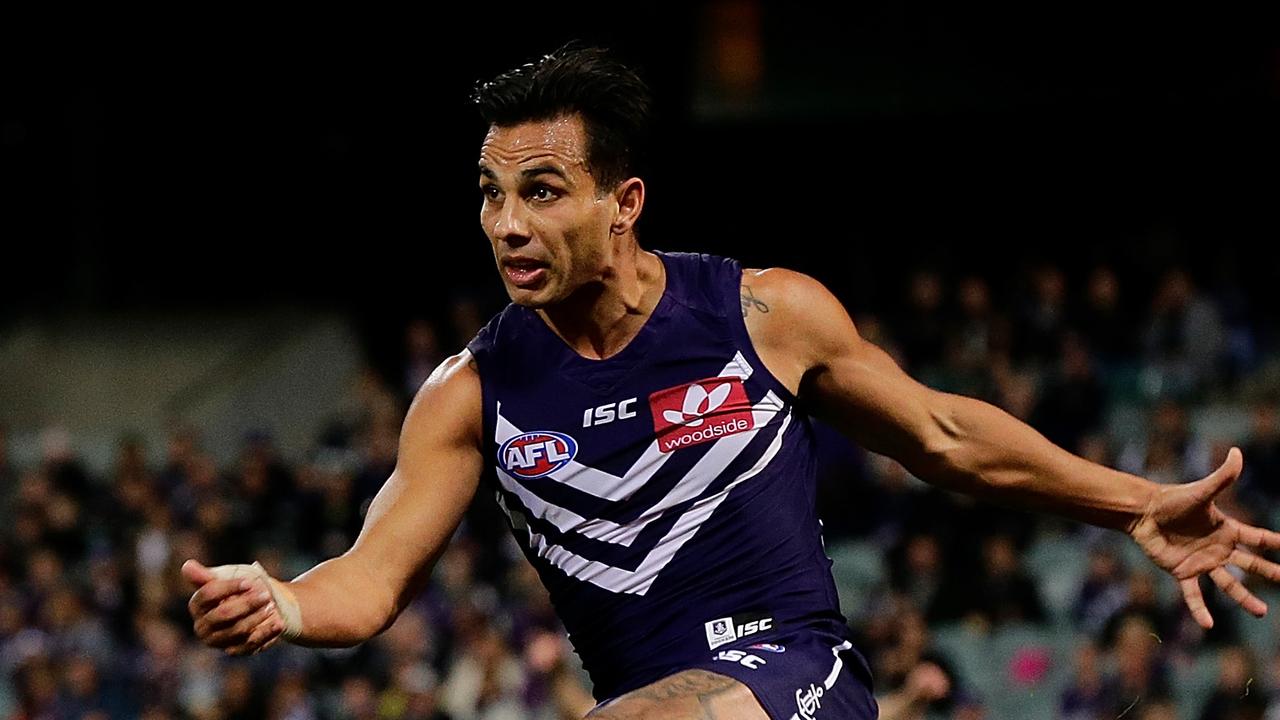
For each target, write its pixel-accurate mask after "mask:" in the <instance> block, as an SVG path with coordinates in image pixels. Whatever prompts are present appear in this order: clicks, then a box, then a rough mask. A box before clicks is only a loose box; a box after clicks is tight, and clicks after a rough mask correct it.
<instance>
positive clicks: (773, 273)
mask: <svg viewBox="0 0 1280 720" xmlns="http://www.w3.org/2000/svg"><path fill="white" fill-rule="evenodd" d="M833 307H840V301H839V300H838V299H837V298H836V297H835V295H833V294H832V292H831V291H830V290H828V289H827V287H826V286H825V285H823V284H822V283H821V282H819V281H818V280H816V279H814V278H813V277H811V276H809V275H806V274H804V273H802V272H797V271H795V270H789V269H787V268H781V267H773V268H763V269H758V268H743V270H742V311H743V314H744V316H745V317H748V318H749V317H751V312H752V311H753V310H754V311H756V312H757V313H759V314H761V315H771V314H774V313H777V314H776V315H774V317H773V318H771V319H773V320H779V319H783V318H786V319H794V318H793V317H792V316H794V315H797V314H799V315H805V314H812V313H814V312H821V311H825V310H830V309H831V308H833Z"/></svg>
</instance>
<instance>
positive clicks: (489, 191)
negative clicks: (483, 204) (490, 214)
mask: <svg viewBox="0 0 1280 720" xmlns="http://www.w3.org/2000/svg"><path fill="white" fill-rule="evenodd" d="M480 193H481V194H482V195H484V199H485V200H497V199H498V195H500V194H501V191H499V190H498V186H497V185H481V186H480Z"/></svg>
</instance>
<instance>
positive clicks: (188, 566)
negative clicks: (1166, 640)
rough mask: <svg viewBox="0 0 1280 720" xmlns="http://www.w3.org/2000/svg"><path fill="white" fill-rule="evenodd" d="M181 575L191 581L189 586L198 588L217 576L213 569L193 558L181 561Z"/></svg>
mask: <svg viewBox="0 0 1280 720" xmlns="http://www.w3.org/2000/svg"><path fill="white" fill-rule="evenodd" d="M182 577H184V578H186V581H187V582H189V583H191V587H193V588H199V587H200V586H201V585H203V584H205V583H207V582H209V581H210V580H214V579H216V578H217V576H216V575H214V574H213V571H212V570H210V569H209V568H207V567H205V566H204V565H202V564H200V561H199V560H196V559H194V558H192V559H189V560H187V561H186V562H184V563H182Z"/></svg>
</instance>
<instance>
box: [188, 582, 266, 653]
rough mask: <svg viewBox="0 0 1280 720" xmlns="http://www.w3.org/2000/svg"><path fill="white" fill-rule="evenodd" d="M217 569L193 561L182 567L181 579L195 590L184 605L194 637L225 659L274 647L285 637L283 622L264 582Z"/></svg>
mask: <svg viewBox="0 0 1280 720" xmlns="http://www.w3.org/2000/svg"><path fill="white" fill-rule="evenodd" d="M222 567H225V566H222ZM219 569H220V568H219V567H216V568H208V567H205V566H204V565H201V564H200V563H199V562H197V561H195V560H187V561H186V562H185V563H183V564H182V576H183V577H184V578H186V579H187V581H188V582H189V583H191V585H192V587H194V588H195V589H196V590H195V592H194V593H193V594H192V595H191V600H189V601H188V602H187V610H188V611H189V612H190V613H191V618H192V620H193V621H194V628H195V633H196V637H198V638H200V641H201V642H203V643H204V644H205V645H208V646H209V647H215V648H221V649H223V650H224V651H226V653H227V654H228V655H251V654H253V653H256V652H259V651H261V650H265V649H266V648H268V647H271V646H272V645H274V644H275V643H276V642H277V641H278V640H279V639H280V638H281V637H282V636H283V635H284V629H285V621H284V618H283V617H281V613H280V612H279V608H278V607H277V606H276V603H275V600H274V598H273V597H272V594H271V589H270V587H268V585H267V582H266V581H265V580H264V579H263V578H262V577H253V576H249V575H231V574H229V573H225V572H218V571H219Z"/></svg>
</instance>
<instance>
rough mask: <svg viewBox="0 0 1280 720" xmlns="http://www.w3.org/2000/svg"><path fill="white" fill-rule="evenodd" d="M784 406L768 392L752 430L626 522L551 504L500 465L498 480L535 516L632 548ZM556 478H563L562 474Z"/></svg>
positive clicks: (716, 449) (727, 442) (722, 444)
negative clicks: (644, 533)
mask: <svg viewBox="0 0 1280 720" xmlns="http://www.w3.org/2000/svg"><path fill="white" fill-rule="evenodd" d="M781 409H782V401H781V400H780V399H778V396H777V395H774V394H773V391H772V390H770V391H769V392H767V393H766V394H765V396H764V398H763V399H761V400H760V402H758V403H756V404H755V405H754V406H752V408H751V413H752V420H753V421H754V422H753V423H752V429H751V430H746V431H743V432H740V433H736V434H734V435H728V436H725V437H723V438H720V439H719V440H717V441H716V442H715V444H714V445H713V446H712V448H711V450H709V451H708V452H707V453H706V454H705V455H703V456H702V457H701V458H699V460H698V462H697V463H695V464H694V466H693V467H692V468H690V469H689V472H688V473H686V474H685V476H684V477H683V478H681V479H680V481H679V482H678V483H677V484H676V486H675V487H674V488H672V490H671V492H669V493H667V496H666V497H664V498H663V499H662V500H660V501H658V503H657V504H655V505H654V506H653V507H651V508H649V509H648V510H646V511H644V513H642V514H641V515H640V516H639V517H637V518H636V519H635V520H632V521H631V522H629V523H626V524H625V525H619V524H618V523H615V522H612V521H609V520H603V519H600V518H595V519H591V520H587V519H586V518H584V517H582V516H581V515H578V514H577V513H575V512H573V511H572V510H569V509H567V508H563V507H560V506H559V505H556V504H554V503H549V502H547V501H545V500H543V499H542V498H540V497H538V496H537V495H535V494H534V493H533V492H531V491H530V490H529V489H528V488H526V487H524V485H521V484H520V482H519V481H518V480H517V479H516V478H513V477H511V475H510V474H508V473H507V472H506V471H504V470H503V469H502V468H497V471H498V482H499V483H501V484H502V487H503V488H504V489H506V490H507V492H510V493H512V494H514V495H515V496H516V497H518V498H520V502H521V503H522V504H523V505H524V506H525V507H526V508H528V510H529V512H531V513H533V516H534V517H537V518H541V519H543V520H546V521H547V522H549V523H551V524H552V525H555V526H556V528H557V529H558V530H560V532H578V533H580V534H582V535H585V536H586V537H589V538H591V539H592V540H600V541H602V542H607V543H612V544H614V545H622V546H624V547H631V543H632V542H634V541H635V539H636V538H637V537H639V535H640V533H641V531H643V530H644V529H645V528H646V527H648V525H649V523H651V522H653V521H654V520H656V519H658V518H659V517H661V516H662V514H663V513H664V512H666V511H667V510H670V509H671V508H673V507H675V506H676V505H679V504H680V503H682V502H684V501H686V500H691V499H693V498H695V497H697V496H699V495H701V494H702V493H703V492H704V491H705V490H706V489H707V488H708V487H709V486H710V485H711V483H712V482H714V481H715V479H716V478H718V477H720V473H722V472H724V470H725V468H727V467H729V463H731V462H733V460H734V458H736V457H738V455H739V454H741V452H742V451H743V449H744V448H746V446H747V443H749V442H751V440H752V439H754V438H755V436H756V434H757V433H758V432H759V431H760V428H762V427H764V426H765V425H767V424H768V423H769V421H770V420H773V418H774V416H775V415H777V414H778V411H779V410H781ZM508 425H510V423H508ZM511 427H512V428H515V426H514V425H511ZM519 434H521V432H520V430H519V429H518V428H517V429H516V432H515V433H513V435H519ZM655 447H656V446H655ZM554 479H556V480H559V476H558V474H557V475H556V477H555V478H554Z"/></svg>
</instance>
